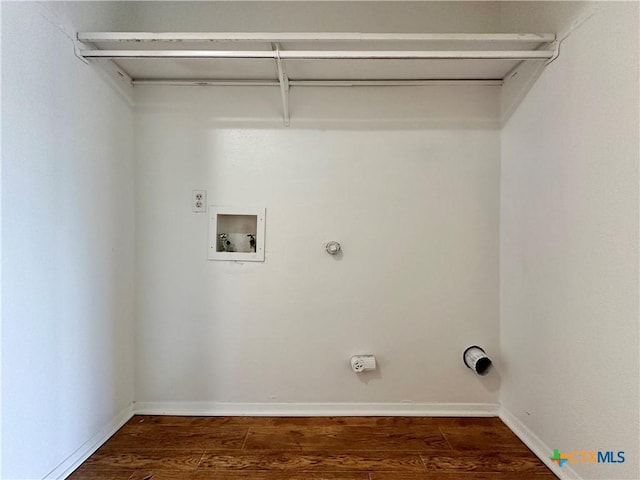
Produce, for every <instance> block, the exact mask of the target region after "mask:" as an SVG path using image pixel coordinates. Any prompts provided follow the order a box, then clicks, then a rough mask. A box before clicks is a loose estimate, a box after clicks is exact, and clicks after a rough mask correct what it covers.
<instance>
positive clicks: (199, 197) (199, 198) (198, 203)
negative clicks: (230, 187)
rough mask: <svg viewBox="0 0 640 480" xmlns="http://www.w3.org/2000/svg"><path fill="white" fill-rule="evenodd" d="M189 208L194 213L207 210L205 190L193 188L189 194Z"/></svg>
mask: <svg viewBox="0 0 640 480" xmlns="http://www.w3.org/2000/svg"><path fill="white" fill-rule="evenodd" d="M191 209H192V210H193V211H194V212H196V213H201V212H206V211H207V191H206V190H194V191H193V192H192V195H191Z"/></svg>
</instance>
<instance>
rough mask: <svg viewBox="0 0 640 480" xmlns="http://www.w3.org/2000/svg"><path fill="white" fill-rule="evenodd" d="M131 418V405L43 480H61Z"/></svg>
mask: <svg viewBox="0 0 640 480" xmlns="http://www.w3.org/2000/svg"><path fill="white" fill-rule="evenodd" d="M131 417H133V404H129V405H128V406H127V407H125V408H124V409H123V410H122V411H121V412H120V413H118V414H117V415H116V416H115V417H113V418H112V419H111V420H110V421H109V422H108V423H107V424H106V425H104V426H103V427H102V428H101V429H100V430H99V431H98V433H96V434H95V435H94V436H93V437H91V438H90V439H89V440H87V441H86V442H85V443H84V444H83V445H82V446H80V448H78V449H77V450H76V451H75V452H73V453H72V454H71V455H69V457H67V458H66V459H65V460H64V461H63V462H62V463H60V465H58V466H57V467H56V468H54V469H53V470H52V471H51V472H49V473H48V474H47V475H45V477H44V480H63V479H65V478H67V477H68V476H69V475H71V473H72V472H73V471H74V470H75V469H76V468H78V467H79V466H80V464H82V462H84V461H85V460H86V459H87V458H89V457H90V456H91V455H92V454H93V453H94V452H95V451H96V450H97V449H98V448H100V447H101V446H102V444H103V443H104V442H106V441H107V440H108V439H109V437H111V435H113V434H114V433H116V432H117V431H118V429H119V428H120V427H122V426H123V425H124V424H125V423H127V421H128V420H129V419H130V418H131Z"/></svg>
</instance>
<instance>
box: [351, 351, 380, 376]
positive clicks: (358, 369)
mask: <svg viewBox="0 0 640 480" xmlns="http://www.w3.org/2000/svg"><path fill="white" fill-rule="evenodd" d="M351 369H352V370H353V371H354V372H355V373H362V372H364V371H366V370H375V369H376V357H374V356H373V355H354V356H353V357H351Z"/></svg>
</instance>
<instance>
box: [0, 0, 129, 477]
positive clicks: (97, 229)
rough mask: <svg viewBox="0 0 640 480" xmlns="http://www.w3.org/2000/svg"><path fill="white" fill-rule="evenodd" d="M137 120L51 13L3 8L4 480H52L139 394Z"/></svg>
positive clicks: (25, 7)
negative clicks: (136, 353)
mask: <svg viewBox="0 0 640 480" xmlns="http://www.w3.org/2000/svg"><path fill="white" fill-rule="evenodd" d="M132 126H133V125H132V113H131V109H130V107H129V106H128V104H127V103H126V102H125V101H124V99H123V98H121V97H120V96H119V95H118V94H116V93H115V92H114V91H113V90H112V89H111V88H110V87H109V86H108V85H107V84H106V83H105V82H103V81H102V80H101V78H100V76H99V75H97V73H96V71H95V70H94V69H93V68H91V67H89V66H87V65H85V64H84V63H82V62H81V61H79V60H78V59H77V58H76V57H75V56H74V55H73V45H72V43H71V41H70V40H69V39H68V38H67V37H66V36H65V35H64V34H63V33H62V32H61V31H60V30H58V29H57V28H56V27H54V26H52V24H51V23H50V22H49V21H48V20H46V19H45V15H43V10H42V7H40V6H37V5H35V4H27V3H21V4H14V3H8V2H3V3H2V140H3V142H2V147H3V150H2V170H3V172H2V173H3V176H2V233H3V238H2V248H3V251H2V259H3V264H2V270H3V271H2V277H3V285H2V297H3V303H2V460H3V465H2V473H1V475H0V476H1V477H2V478H4V479H27V478H28V479H33V478H44V477H45V475H47V474H48V473H49V472H50V471H52V470H54V469H55V468H56V467H58V466H59V465H60V464H62V463H63V462H64V461H65V460H66V459H67V458H68V457H70V456H72V457H73V454H74V452H75V451H76V449H78V448H80V447H81V446H83V444H85V442H87V441H88V440H90V439H91V438H92V437H94V436H95V435H96V434H97V433H99V432H101V431H104V428H105V426H107V427H108V426H109V423H110V422H111V421H112V420H113V419H114V417H115V416H116V415H118V414H119V413H121V412H122V411H123V409H125V408H126V407H127V406H128V405H130V403H131V402H132V401H133V368H132V364H133V338H132V336H133V322H132V317H133V168H132V148H133V145H132ZM85 446H86V445H85ZM58 473H60V472H58Z"/></svg>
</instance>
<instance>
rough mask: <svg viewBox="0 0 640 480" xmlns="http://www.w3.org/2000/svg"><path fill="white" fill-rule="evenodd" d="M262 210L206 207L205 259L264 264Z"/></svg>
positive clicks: (264, 211) (263, 221) (264, 212)
mask: <svg viewBox="0 0 640 480" xmlns="http://www.w3.org/2000/svg"><path fill="white" fill-rule="evenodd" d="M265 215H266V209H265V208H243V207H223V206H219V205H210V206H209V253H208V258H209V260H231V261H241V262H264V235H265Z"/></svg>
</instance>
